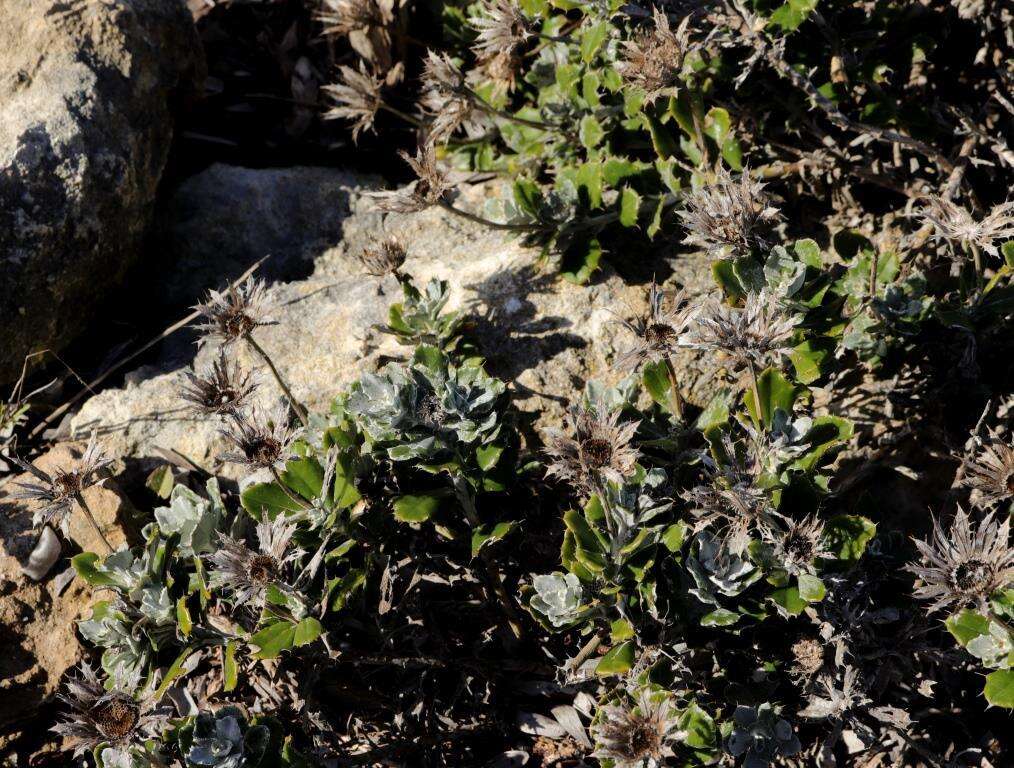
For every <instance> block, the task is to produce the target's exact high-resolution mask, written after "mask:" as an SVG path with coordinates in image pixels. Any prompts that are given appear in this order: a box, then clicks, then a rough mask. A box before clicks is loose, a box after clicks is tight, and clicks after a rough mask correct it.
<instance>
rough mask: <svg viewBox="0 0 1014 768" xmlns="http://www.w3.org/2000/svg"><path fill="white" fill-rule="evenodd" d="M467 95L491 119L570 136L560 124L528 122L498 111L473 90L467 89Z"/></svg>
mask: <svg viewBox="0 0 1014 768" xmlns="http://www.w3.org/2000/svg"><path fill="white" fill-rule="evenodd" d="M465 93H467V94H468V97H469V98H470V99H471V100H472V103H473V104H474V105H475V107H476V109H478V110H479V111H480V112H485V113H486V114H487V115H490V116H491V117H499V118H500V119H502V120H510V121H511V122H512V123H517V124H518V125H527V126H528V127H529V128H538V129H539V130H540V131H563V132H564V133H566V134H567V135H570V134H569V132H568V131H567V129H566V127H565V126H563V125H560V124H559V123H544V122H542V121H541V120H528V119H527V118H524V117H518V116H517V115H512V114H511V113H510V112H504V111H503V110H502V109H497V108H496V107H494V106H493V105H492V104H490V103H489V102H487V101H486V100H484V99H483V98H482V97H481V96H480V95H479V94H477V93H476V92H475V91H473V90H472V89H471V88H465Z"/></svg>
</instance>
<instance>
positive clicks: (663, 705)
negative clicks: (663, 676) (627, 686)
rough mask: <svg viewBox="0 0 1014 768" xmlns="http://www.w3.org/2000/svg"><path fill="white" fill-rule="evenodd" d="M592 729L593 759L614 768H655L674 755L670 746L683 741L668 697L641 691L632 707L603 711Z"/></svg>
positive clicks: (613, 707) (677, 719)
mask: <svg viewBox="0 0 1014 768" xmlns="http://www.w3.org/2000/svg"><path fill="white" fill-rule="evenodd" d="M599 718H600V719H599V722H598V723H597V724H596V725H594V726H593V727H592V733H593V735H594V737H595V742H596V744H597V745H598V749H597V750H596V751H595V753H594V754H595V757H597V758H600V759H605V760H612V761H613V765H614V766H615V768H657V767H658V766H661V765H663V763H664V761H665V759H666V758H668V757H672V756H673V755H674V751H673V744H674V743H675V742H677V741H679V740H681V739H685V738H686V732H684V731H681V730H680V729H679V713H678V712H677V710H676V707H675V705H674V704H673V702H672V699H670V698H669V697H668V696H664V695H661V696H660V695H655V696H653V695H652V694H651V692H650V691H647V690H642V691H641V692H640V693H639V694H638V696H637V701H636V705H634V706H630V705H629V704H623V705H612V706H607V707H603V708H602V710H601V711H600V714H599Z"/></svg>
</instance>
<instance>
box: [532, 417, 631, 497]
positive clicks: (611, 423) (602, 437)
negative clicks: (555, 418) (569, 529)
mask: <svg viewBox="0 0 1014 768" xmlns="http://www.w3.org/2000/svg"><path fill="white" fill-rule="evenodd" d="M568 420H569V421H570V423H571V427H572V429H573V437H571V436H570V435H566V434H563V433H562V432H559V431H557V430H552V431H550V432H549V433H548V434H547V436H546V453H548V454H549V455H550V456H551V457H552V459H553V461H552V463H550V465H549V467H548V469H547V472H546V474H547V475H555V476H556V477H559V478H560V479H562V480H565V481H567V482H570V483H573V484H574V486H575V487H577V488H579V489H581V490H585V491H589V492H592V491H597V490H598V489H599V488H600V487H601V485H602V481H603V480H604V479H605V480H611V481H612V482H615V483H622V482H623V479H624V478H625V477H628V476H629V475H630V474H631V473H632V472H633V471H634V464H635V463H636V462H637V456H638V453H637V449H636V448H634V447H633V446H632V445H631V444H630V441H631V440H632V439H633V437H634V432H636V431H637V423H636V422H626V423H623V422H621V421H620V412H619V411H618V410H617V411H613V412H612V413H608V414H607V410H606V408H605V407H604V406H599V407H597V408H592V409H585V408H572V409H571V410H570V412H569V413H568Z"/></svg>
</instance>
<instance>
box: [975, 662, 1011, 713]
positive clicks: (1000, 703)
mask: <svg viewBox="0 0 1014 768" xmlns="http://www.w3.org/2000/svg"><path fill="white" fill-rule="evenodd" d="M982 693H983V695H984V696H985V697H986V701H988V702H989V703H990V704H991V705H992V706H994V707H1003V708H1004V709H1014V669H998V670H997V671H996V672H990V673H989V674H988V675H986V687H985V688H983V689H982Z"/></svg>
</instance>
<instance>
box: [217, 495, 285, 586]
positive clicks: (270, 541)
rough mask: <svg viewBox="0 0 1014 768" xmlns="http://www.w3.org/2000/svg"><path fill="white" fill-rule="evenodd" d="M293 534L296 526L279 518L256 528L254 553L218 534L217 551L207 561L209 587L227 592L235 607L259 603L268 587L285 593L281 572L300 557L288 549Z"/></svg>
mask: <svg viewBox="0 0 1014 768" xmlns="http://www.w3.org/2000/svg"><path fill="white" fill-rule="evenodd" d="M295 532H296V526H295V525H294V524H292V523H289V522H288V521H287V520H286V518H285V515H283V514H279V515H277V516H276V517H275V519H274V520H266V519H265V520H264V521H262V522H260V523H258V524H257V549H256V550H254V549H250V548H249V547H248V546H247V545H246V544H244V543H243V542H241V541H237V540H236V539H233V538H232V537H230V536H226V535H224V534H220V535H219V543H220V549H219V550H218V551H216V552H214V553H213V554H212V555H211V558H210V559H211V563H212V565H213V567H214V570H213V571H212V574H211V583H212V586H217V587H225V588H227V589H229V590H231V591H232V595H233V599H234V601H235V603H236V605H248V604H250V603H252V602H253V603H260V602H261V601H262V600H263V599H264V593H265V591H266V590H267V588H268V587H269V586H271V585H275V586H276V587H278V588H280V589H283V590H285V589H288V586H287V584H286V578H285V576H286V575H285V568H286V566H287V565H288V564H289V563H291V562H293V561H294V560H296V559H298V558H299V557H300V556H301V555H302V554H303V553H302V551H301V550H300V549H299V548H298V547H292V548H290V547H289V542H290V541H291V540H292V536H293V534H294V533H295Z"/></svg>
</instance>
